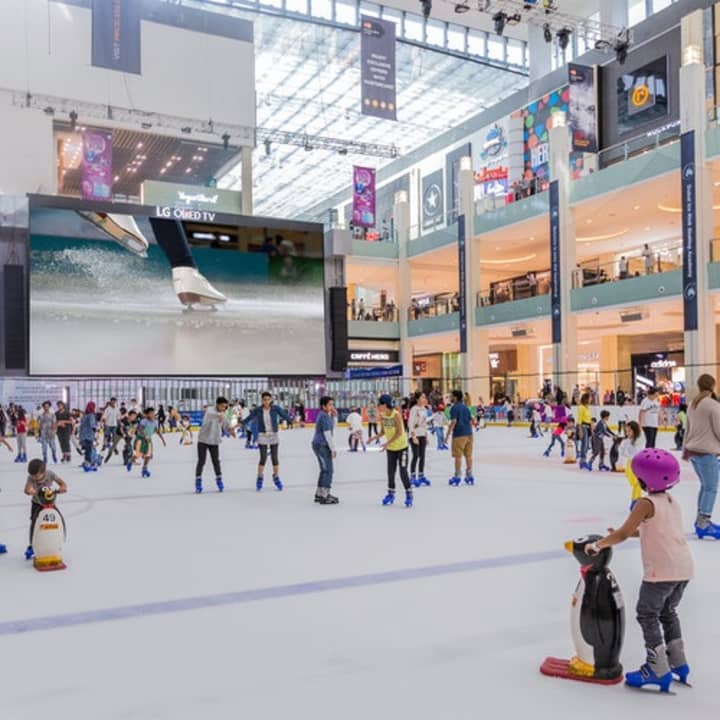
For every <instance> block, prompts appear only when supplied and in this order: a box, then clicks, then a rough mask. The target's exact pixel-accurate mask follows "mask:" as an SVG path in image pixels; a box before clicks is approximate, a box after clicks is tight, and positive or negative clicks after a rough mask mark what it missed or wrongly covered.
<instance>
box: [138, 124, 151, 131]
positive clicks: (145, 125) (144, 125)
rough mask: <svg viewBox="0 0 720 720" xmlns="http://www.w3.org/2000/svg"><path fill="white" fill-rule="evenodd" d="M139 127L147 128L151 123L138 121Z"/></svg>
mask: <svg viewBox="0 0 720 720" xmlns="http://www.w3.org/2000/svg"><path fill="white" fill-rule="evenodd" d="M140 127H141V128H142V129H143V130H149V129H150V128H151V127H152V123H149V122H144V123H140Z"/></svg>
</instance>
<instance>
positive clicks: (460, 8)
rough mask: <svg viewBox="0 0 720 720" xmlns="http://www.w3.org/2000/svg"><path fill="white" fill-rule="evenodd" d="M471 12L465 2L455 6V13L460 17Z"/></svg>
mask: <svg viewBox="0 0 720 720" xmlns="http://www.w3.org/2000/svg"><path fill="white" fill-rule="evenodd" d="M469 10H470V6H469V5H468V4H467V3H466V2H464V0H463V2H459V3H458V4H457V5H456V6H455V12H456V13H457V14H458V15H464V14H465V13H466V12H468V11H469Z"/></svg>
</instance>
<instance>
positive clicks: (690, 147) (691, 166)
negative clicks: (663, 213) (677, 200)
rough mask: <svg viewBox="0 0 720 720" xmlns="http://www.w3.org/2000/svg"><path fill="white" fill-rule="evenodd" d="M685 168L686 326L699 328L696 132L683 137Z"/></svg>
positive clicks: (684, 300) (682, 152)
mask: <svg viewBox="0 0 720 720" xmlns="http://www.w3.org/2000/svg"><path fill="white" fill-rule="evenodd" d="M680 166H681V168H682V173H681V183H682V238H683V316H684V320H685V322H684V327H685V330H697V329H698V298H697V280H698V277H697V211H696V205H695V132H694V131H692V130H691V131H690V132H686V133H683V135H682V136H681V138H680Z"/></svg>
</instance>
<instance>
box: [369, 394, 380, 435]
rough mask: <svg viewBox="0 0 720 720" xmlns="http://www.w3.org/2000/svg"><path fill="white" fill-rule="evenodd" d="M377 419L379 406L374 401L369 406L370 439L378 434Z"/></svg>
mask: <svg viewBox="0 0 720 720" xmlns="http://www.w3.org/2000/svg"><path fill="white" fill-rule="evenodd" d="M377 417H378V410H377V405H376V404H375V401H374V400H373V401H371V402H370V404H369V405H368V409H367V418H368V437H372V436H373V435H377V434H378V425H377ZM378 442H379V441H378Z"/></svg>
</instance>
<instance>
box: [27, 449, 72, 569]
mask: <svg viewBox="0 0 720 720" xmlns="http://www.w3.org/2000/svg"><path fill="white" fill-rule="evenodd" d="M27 472H28V476H27V480H26V482H25V494H26V495H30V497H31V498H32V501H31V503H30V544H29V545H28V546H27V550H25V559H26V560H30V559H32V557H33V555H34V552H33V547H32V541H33V533H34V532H35V522H36V521H37V518H38V515H39V514H40V511H41V510H42V508H43V501H42V499H41V497H40V493H41V492H42V491H44V490H55V489H56V488H57V489H56V492H57V493H64V492H67V485H66V484H65V481H64V480H63V479H62V478H60V477H58V475H56V474H55V473H54V472H53V471H52V470H48V469H47V468H46V466H45V463H44V462H43V461H42V460H40V459H39V458H35V459H34V460H31V461H30V462H29V463H28V468H27Z"/></svg>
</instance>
